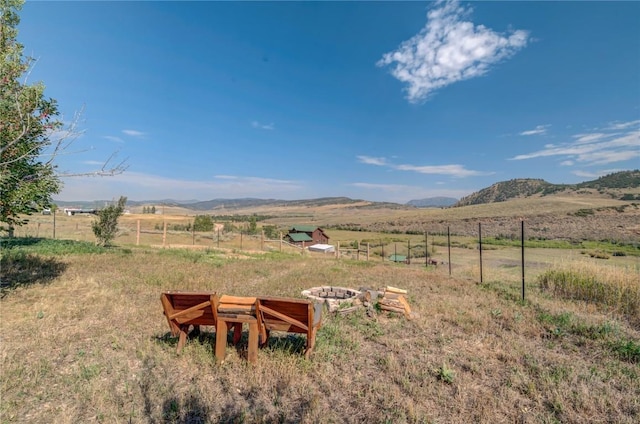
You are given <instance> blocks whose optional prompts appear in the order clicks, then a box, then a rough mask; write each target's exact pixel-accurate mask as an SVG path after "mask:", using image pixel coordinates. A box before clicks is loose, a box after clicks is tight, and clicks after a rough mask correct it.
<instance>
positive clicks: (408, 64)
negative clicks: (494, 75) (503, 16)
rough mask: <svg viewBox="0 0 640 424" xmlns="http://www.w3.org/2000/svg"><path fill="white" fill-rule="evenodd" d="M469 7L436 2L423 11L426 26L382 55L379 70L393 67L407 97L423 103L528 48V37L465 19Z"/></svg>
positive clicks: (521, 32) (517, 32)
mask: <svg viewBox="0 0 640 424" xmlns="http://www.w3.org/2000/svg"><path fill="white" fill-rule="evenodd" d="M469 15H471V8H469V7H464V6H461V5H460V4H459V3H458V1H438V2H437V3H435V4H434V6H433V7H432V8H431V10H430V11H429V12H428V13H427V24H426V26H425V27H424V28H423V29H422V30H421V31H420V33H418V34H417V35H415V36H413V37H412V38H410V39H409V40H406V41H404V42H403V43H402V44H400V46H399V47H398V48H397V50H395V51H391V52H389V53H386V54H384V55H383V56H382V59H380V60H379V61H378V62H377V65H378V66H388V65H391V66H392V69H391V74H392V75H393V76H394V77H396V78H397V79H398V80H400V81H402V82H404V83H407V84H408V86H407V88H406V92H407V98H408V100H409V101H410V102H412V103H415V102H419V101H422V100H426V99H427V98H428V97H429V95H431V94H432V93H433V92H434V91H436V90H437V89H439V88H442V87H445V86H447V85H449V84H453V83H455V82H458V81H463V80H466V79H470V78H474V77H478V76H481V75H484V74H485V73H487V72H488V71H489V69H490V67H491V66H492V65H494V64H496V63H498V62H500V61H501V60H503V59H505V58H507V57H509V56H511V55H512V54H514V53H515V52H517V51H518V50H520V49H521V48H523V47H525V46H526V45H527V42H528V41H529V33H528V32H527V31H523V30H515V31H514V30H510V31H508V32H507V33H498V32H495V31H493V30H491V29H489V28H487V27H485V26H484V25H475V24H474V23H473V22H470V21H467V20H465V19H467V17H468V16H469Z"/></svg>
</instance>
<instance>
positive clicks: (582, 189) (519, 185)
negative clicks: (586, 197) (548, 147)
mask: <svg viewBox="0 0 640 424" xmlns="http://www.w3.org/2000/svg"><path fill="white" fill-rule="evenodd" d="M638 188H640V170H633V171H621V172H616V173H613V174H609V175H605V176H603V177H600V178H598V179H596V180H593V181H585V182H582V183H579V184H551V183H549V182H547V181H545V180H542V179H529V178H522V179H514V180H509V181H502V182H499V183H495V184H493V185H492V186H490V187H487V188H484V189H482V190H480V191H477V192H475V193H472V194H470V195H469V196H466V197H463V198H462V199H460V201H459V202H457V203H456V204H455V205H454V206H455V207H458V206H469V205H479V204H483V203H495V202H504V201H506V200H510V199H517V198H522V197H531V196H547V195H551V194H555V193H561V192H578V193H587V192H588V190H595V191H596V192H597V193H599V194H604V195H609V196H611V197H612V198H618V199H620V200H640V194H637V192H638V190H637V189H638ZM625 189H627V190H628V192H625Z"/></svg>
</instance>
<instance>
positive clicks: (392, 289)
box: [384, 286, 407, 294]
mask: <svg viewBox="0 0 640 424" xmlns="http://www.w3.org/2000/svg"><path fill="white" fill-rule="evenodd" d="M384 290H385V292H391V293H395V294H407V291H406V290H404V289H399V288H397V287H392V286H387V287H386V288H385V289H384Z"/></svg>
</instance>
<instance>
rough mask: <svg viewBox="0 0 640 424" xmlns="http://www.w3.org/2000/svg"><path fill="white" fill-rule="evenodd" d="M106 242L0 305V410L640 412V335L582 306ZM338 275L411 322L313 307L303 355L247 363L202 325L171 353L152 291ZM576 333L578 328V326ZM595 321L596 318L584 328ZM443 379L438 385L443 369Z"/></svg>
mask: <svg viewBox="0 0 640 424" xmlns="http://www.w3.org/2000/svg"><path fill="white" fill-rule="evenodd" d="M247 256H248V257H249V259H243V260H236V259H227V258H225V257H224V256H223V255H220V254H216V253H215V252H209V253H207V252H189V251H182V250H178V251H166V250H144V249H140V250H138V249H129V250H120V249H115V250H113V251H111V252H110V253H106V254H86V255H68V256H64V257H55V260H56V261H59V262H61V263H62V265H64V267H61V268H64V271H63V272H62V273H61V274H60V275H59V276H57V277H56V278H54V279H53V280H52V281H50V282H48V283H41V282H40V281H34V282H33V284H31V285H28V286H24V287H22V288H19V289H16V290H14V291H11V292H10V293H9V294H8V295H7V296H5V297H4V298H2V299H1V300H0V312H1V315H2V320H1V329H0V337H2V343H1V344H0V360H1V369H2V381H1V386H0V390H1V394H2V397H1V401H0V402H1V403H0V420H1V421H2V422H7V423H9V422H30V423H43V422H56V423H78V422H105V423H116V422H121V423H128V422H132V423H198V422H207V423H209V422H210V423H219V422H230V423H231V422H233V423H236V422H238V423H239V422H246V423H254V422H256V423H257V422H288V423H294V422H296V423H297V422H306V423H329V422H353V423H356V422H358V423H360V422H372V423H377V422H380V423H383V422H393V423H403V422H407V423H418V422H420V423H421V422H447V423H468V422H479V423H499V422H508V423H512V422H526V423H538V422H540V423H542V422H568V423H584V422H616V423H633V422H637V421H638V417H639V416H640V383H639V381H640V371H639V370H638V364H637V363H636V362H633V361H631V360H629V359H625V358H624V357H621V356H620V355H619V352H618V350H616V346H621V345H622V343H623V342H625V341H631V342H633V343H636V344H640V333H639V331H638V329H634V328H632V327H630V326H628V325H627V324H625V322H624V321H619V320H617V319H616V318H615V317H613V316H608V315H606V314H605V313H603V312H601V311H600V310H599V309H597V308H595V307H593V306H592V305H590V304H588V303H585V302H571V301H563V300H559V299H554V298H551V297H549V296H548V295H546V294H544V293H540V292H538V290H537V289H536V288H534V287H531V289H530V293H529V296H528V300H527V302H521V301H519V300H518V299H519V292H518V286H517V284H516V285H513V284H505V283H503V282H500V281H498V280H497V281H492V282H490V283H486V284H482V285H479V284H476V283H474V282H473V281H470V280H468V279H466V278H461V277H456V278H449V277H448V275H447V272H446V270H445V268H442V267H440V268H438V269H425V268H424V267H407V266H398V265H392V264H389V263H382V262H370V263H363V262H355V261H337V260H335V259H326V258H318V257H312V256H305V257H300V256H298V255H267V256H263V255H258V256H252V255H247ZM324 284H332V285H343V286H349V287H355V288H358V287H361V286H367V287H372V288H378V287H383V286H386V285H393V286H398V287H402V288H405V289H407V290H408V291H409V295H410V303H411V305H412V307H413V308H414V310H415V311H416V312H418V314H419V317H418V318H417V319H415V320H413V321H407V320H405V319H404V318H402V317H399V316H389V315H382V314H380V315H378V316H377V317H376V318H375V319H370V318H367V317H366V316H365V315H364V314H363V313H356V314H353V315H350V316H346V317H340V316H333V315H328V314H326V315H325V323H324V326H323V328H322V330H321V331H320V332H319V334H318V341H317V347H316V352H315V353H314V355H313V356H312V359H311V360H310V361H305V360H304V359H303V358H302V355H300V353H299V352H298V351H297V350H298V349H300V348H301V347H302V346H301V343H300V339H298V338H297V337H284V336H283V337H281V338H276V339H275V340H274V341H273V343H271V344H270V346H269V347H268V348H266V349H264V350H261V351H260V352H259V360H258V361H259V362H258V364H257V366H255V367H252V366H249V365H247V363H246V362H245V361H244V360H243V359H242V357H241V353H242V352H238V351H236V350H234V349H229V350H228V355H229V356H228V358H227V362H226V363H225V364H224V365H223V366H217V365H215V361H214V358H213V344H214V340H215V336H214V335H210V334H205V335H203V336H202V337H200V338H199V339H194V340H190V342H189V343H188V344H187V346H186V348H185V350H184V351H183V353H182V354H181V355H177V354H176V353H175V346H176V340H175V339H172V338H170V337H168V326H167V323H166V320H165V319H164V317H163V315H162V309H161V305H160V301H159V295H160V292H161V291H163V290H167V289H182V290H203V289H206V290H217V291H220V292H224V293H230V294H237V295H281V296H294V297H298V296H299V293H300V291H301V290H302V289H305V288H309V287H312V286H317V285H324ZM578 330H580V331H578ZM588 330H591V331H588ZM447 381H449V382H447Z"/></svg>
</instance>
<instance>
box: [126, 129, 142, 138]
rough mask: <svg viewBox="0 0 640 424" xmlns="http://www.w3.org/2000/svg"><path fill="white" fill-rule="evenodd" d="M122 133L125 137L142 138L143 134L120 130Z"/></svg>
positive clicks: (136, 131) (135, 131)
mask: <svg viewBox="0 0 640 424" xmlns="http://www.w3.org/2000/svg"><path fill="white" fill-rule="evenodd" d="M122 132H123V133H124V134H126V135H129V136H131V137H144V136H145V133H143V132H142V131H138V130H122Z"/></svg>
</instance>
